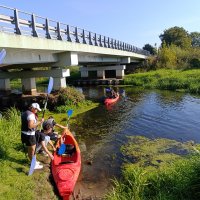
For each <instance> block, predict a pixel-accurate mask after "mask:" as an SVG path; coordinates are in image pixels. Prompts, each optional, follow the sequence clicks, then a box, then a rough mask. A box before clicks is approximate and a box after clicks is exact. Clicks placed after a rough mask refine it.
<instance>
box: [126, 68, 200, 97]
mask: <svg viewBox="0 0 200 200" xmlns="http://www.w3.org/2000/svg"><path fill="white" fill-rule="evenodd" d="M124 84H127V85H135V86H142V87H144V88H157V89H166V90H174V91H175V90H184V91H186V92H190V93H195V94H200V70H198V69H193V70H166V69H161V70H156V71H151V72H146V73H137V74H129V75H127V76H126V77H125V79H124Z"/></svg>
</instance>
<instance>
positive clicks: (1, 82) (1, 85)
mask: <svg viewBox="0 0 200 200" xmlns="http://www.w3.org/2000/svg"><path fill="white" fill-rule="evenodd" d="M0 90H1V91H5V92H8V93H9V92H10V91H11V87H10V79H0Z"/></svg>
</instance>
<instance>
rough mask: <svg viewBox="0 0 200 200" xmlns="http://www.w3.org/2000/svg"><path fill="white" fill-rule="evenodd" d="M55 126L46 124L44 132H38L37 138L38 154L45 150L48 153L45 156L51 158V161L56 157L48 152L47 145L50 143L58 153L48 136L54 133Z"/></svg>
mask: <svg viewBox="0 0 200 200" xmlns="http://www.w3.org/2000/svg"><path fill="white" fill-rule="evenodd" d="M52 129H53V126H52V125H51V124H50V123H45V124H44V125H43V130H42V131H36V133H35V137H36V153H38V152H39V151H40V150H41V149H43V150H44V152H45V153H46V154H45V155H47V156H49V157H50V158H51V160H53V159H54V156H53V155H52V153H51V152H50V151H49V150H48V148H47V144H48V143H49V144H50V145H51V147H52V148H53V151H56V148H55V147H54V145H53V143H52V142H51V140H50V136H48V134H49V133H51V132H52Z"/></svg>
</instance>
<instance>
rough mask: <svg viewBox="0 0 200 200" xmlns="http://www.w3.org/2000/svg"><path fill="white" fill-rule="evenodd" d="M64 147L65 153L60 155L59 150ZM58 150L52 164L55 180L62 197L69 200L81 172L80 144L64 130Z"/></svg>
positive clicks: (57, 146)
mask: <svg viewBox="0 0 200 200" xmlns="http://www.w3.org/2000/svg"><path fill="white" fill-rule="evenodd" d="M63 145H66V148H65V152H62V154H61V155H59V148H60V147H61V146H63ZM69 147H71V149H70V148H69ZM56 149H57V151H56V152H54V160H53V161H52V162H51V170H52V174H53V178H54V181H55V183H56V186H57V188H58V191H59V194H60V196H61V197H62V198H63V200H69V198H70V195H71V194H72V192H73V190H74V187H75V184H76V181H77V179H78V176H79V173H80V170H81V153H80V149H79V146H78V143H77V142H76V140H75V138H74V136H73V135H72V133H71V132H70V131H69V130H68V129H64V130H63V133H62V137H61V138H60V139H59V141H58V143H57V145H56Z"/></svg>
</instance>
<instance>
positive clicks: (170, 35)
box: [159, 26, 192, 49]
mask: <svg viewBox="0 0 200 200" xmlns="http://www.w3.org/2000/svg"><path fill="white" fill-rule="evenodd" d="M159 37H160V39H161V41H162V44H161V45H163V44H164V42H165V43H166V45H167V46H169V45H171V44H174V45H176V46H178V47H181V48H185V49H186V48H189V47H191V43H192V39H191V37H190V35H189V33H188V32H187V31H186V30H185V29H184V28H182V27H177V26H175V27H172V28H169V29H167V30H165V31H164V33H163V34H161V35H160V36H159Z"/></svg>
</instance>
